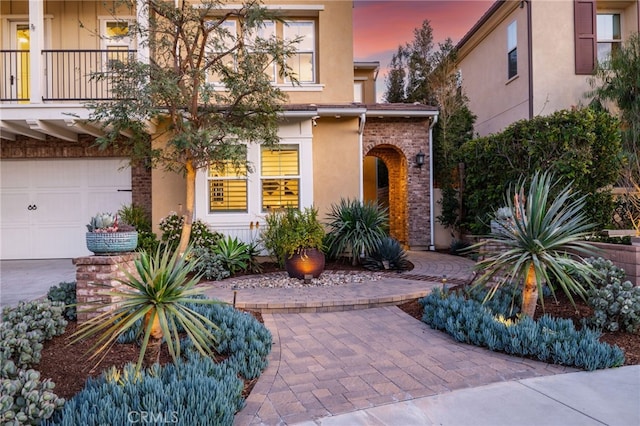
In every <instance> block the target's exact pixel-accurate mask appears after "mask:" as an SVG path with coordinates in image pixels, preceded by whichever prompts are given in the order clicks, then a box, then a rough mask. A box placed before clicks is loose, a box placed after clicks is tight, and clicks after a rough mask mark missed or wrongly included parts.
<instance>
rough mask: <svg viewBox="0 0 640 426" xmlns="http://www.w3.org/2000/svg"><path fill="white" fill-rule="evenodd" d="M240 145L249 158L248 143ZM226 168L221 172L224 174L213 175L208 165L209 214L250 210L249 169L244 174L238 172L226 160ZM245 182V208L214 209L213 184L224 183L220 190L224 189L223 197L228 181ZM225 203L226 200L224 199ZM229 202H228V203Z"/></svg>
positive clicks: (242, 212)
mask: <svg viewBox="0 0 640 426" xmlns="http://www.w3.org/2000/svg"><path fill="white" fill-rule="evenodd" d="M238 146H239V147H243V149H244V151H245V159H246V158H247V155H248V152H247V151H248V147H247V145H238ZM224 167H225V168H224V170H223V171H222V172H221V173H222V176H212V175H211V170H212V169H211V167H207V168H206V171H205V176H206V189H207V192H206V194H207V195H206V204H207V214H210V215H219V214H225V213H241V214H245V213H247V212H248V211H249V173H247V170H246V169H245V170H244V174H243V173H242V171H241V170H240V171H238V172H236V171H235V170H232V169H230V168H231V167H232V164H230V162H225V166H224ZM232 181H233V182H244V187H245V188H244V209H237V208H236V209H233V208H227V209H219V210H214V209H212V205H213V200H212V193H213V191H214V187H213V186H212V185H215V184H216V183H221V184H222V185H221V186H219V189H218V190H221V191H223V194H222V197H223V198H224V191H225V190H228V189H229V187H228V186H227V185H226V184H227V182H232ZM223 203H224V200H223ZM227 204H228V203H227Z"/></svg>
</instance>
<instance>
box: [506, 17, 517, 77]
mask: <svg viewBox="0 0 640 426" xmlns="http://www.w3.org/2000/svg"><path fill="white" fill-rule="evenodd" d="M516 75H518V23H517V22H516V21H513V22H512V23H510V24H509V26H508V27H507V79H512V78H513V77H515V76H516Z"/></svg>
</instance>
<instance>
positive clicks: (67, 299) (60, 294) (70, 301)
mask: <svg viewBox="0 0 640 426" xmlns="http://www.w3.org/2000/svg"><path fill="white" fill-rule="evenodd" d="M47 299H49V300H51V301H52V302H62V303H64V305H65V306H64V312H63V315H64V317H65V318H66V319H68V320H70V321H75V320H76V317H77V315H76V303H77V299H76V282H75V281H73V282H69V283H67V282H62V283H60V284H59V285H57V286H56V285H54V286H52V287H51V288H49V291H48V292H47Z"/></svg>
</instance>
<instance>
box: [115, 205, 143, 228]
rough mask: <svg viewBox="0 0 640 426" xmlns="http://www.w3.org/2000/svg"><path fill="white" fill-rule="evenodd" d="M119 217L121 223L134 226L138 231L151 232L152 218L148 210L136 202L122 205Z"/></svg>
mask: <svg viewBox="0 0 640 426" xmlns="http://www.w3.org/2000/svg"><path fill="white" fill-rule="evenodd" d="M118 217H119V218H120V222H121V223H123V224H126V225H131V226H133V227H134V228H136V230H137V231H138V232H141V231H145V232H151V220H150V219H149V216H148V215H147V212H146V211H144V209H143V208H142V207H140V206H137V205H135V204H130V205H128V206H122V207H121V208H120V210H118Z"/></svg>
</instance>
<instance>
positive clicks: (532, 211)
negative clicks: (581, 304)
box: [470, 172, 594, 317]
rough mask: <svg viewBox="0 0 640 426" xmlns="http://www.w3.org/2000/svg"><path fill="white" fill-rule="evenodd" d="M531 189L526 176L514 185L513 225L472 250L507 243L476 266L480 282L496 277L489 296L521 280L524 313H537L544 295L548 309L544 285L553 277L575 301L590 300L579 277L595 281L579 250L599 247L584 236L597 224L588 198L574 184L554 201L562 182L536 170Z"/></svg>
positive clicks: (511, 202) (510, 204)
mask: <svg viewBox="0 0 640 426" xmlns="http://www.w3.org/2000/svg"><path fill="white" fill-rule="evenodd" d="M526 189H527V188H526V184H525V181H524V180H523V179H521V180H520V181H519V182H518V184H517V185H516V187H515V189H514V190H513V191H512V189H511V188H509V190H508V191H507V196H506V202H507V206H508V207H509V208H510V209H511V211H512V212H513V213H514V214H513V218H512V226H508V227H504V228H503V229H501V231H500V232H499V233H492V234H490V235H489V237H488V238H487V239H486V240H485V241H484V242H481V243H479V244H476V245H474V246H471V247H470V250H477V249H479V248H481V247H482V246H484V245H486V246H487V247H502V249H495V250H493V251H490V252H488V253H487V254H488V256H487V257H486V258H485V259H484V260H482V261H480V262H478V263H477V264H476V269H477V270H479V271H480V273H481V275H480V276H479V278H478V281H477V285H484V284H486V283H488V282H489V281H496V283H494V282H491V284H496V285H494V286H493V288H492V291H490V292H489V293H488V297H492V296H493V294H494V293H495V291H496V290H497V289H498V288H499V287H500V286H502V285H505V284H506V283H509V282H512V281H513V282H516V283H520V285H521V286H522V288H523V291H522V313H523V314H525V315H528V316H530V317H533V316H534V314H535V309H536V305H537V300H538V297H539V298H540V301H541V303H543V308H544V300H543V298H542V286H543V284H544V283H549V282H550V281H551V279H552V277H553V278H554V279H555V282H556V283H557V284H558V286H559V287H560V288H561V289H562V290H563V291H564V293H566V295H567V296H568V298H569V300H570V301H571V303H574V301H573V297H572V295H573V294H577V295H579V296H581V297H583V298H584V295H585V293H586V290H585V288H584V286H583V284H582V283H581V282H580V280H576V279H575V278H574V277H575V276H578V277H580V278H582V280H583V281H582V282H584V283H585V284H586V285H590V283H591V269H592V268H591V267H590V266H589V264H588V263H586V262H585V261H584V260H583V259H582V258H580V257H578V256H577V254H586V255H592V254H593V247H592V246H591V245H590V244H589V243H588V242H587V241H585V240H584V238H585V236H587V235H588V234H589V230H590V229H592V228H593V226H594V225H593V224H592V223H589V221H588V219H587V216H586V215H585V213H584V205H585V196H576V194H574V192H573V191H572V189H571V184H568V185H566V186H565V187H563V188H561V189H560V190H559V191H558V192H557V194H558V195H557V196H556V197H555V198H553V199H551V194H553V193H555V190H556V189H557V182H555V180H554V177H553V175H552V174H549V173H546V172H543V173H540V172H536V173H535V174H534V176H533V177H532V178H531V183H530V185H529V188H528V194H525V191H526ZM569 253H573V254H569ZM572 274H573V275H572ZM551 291H553V287H551ZM574 306H575V304H574Z"/></svg>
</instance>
